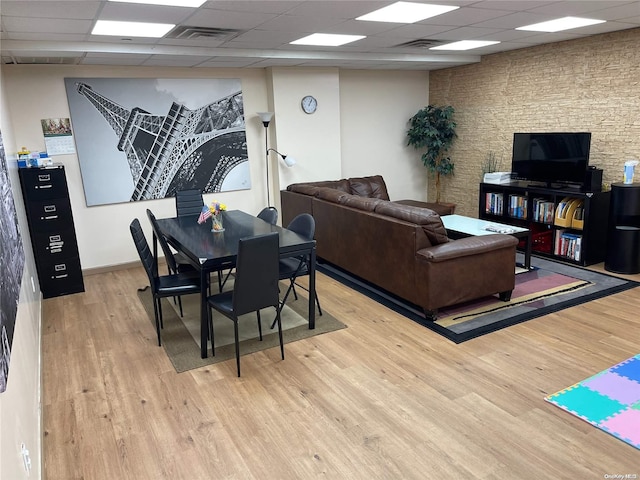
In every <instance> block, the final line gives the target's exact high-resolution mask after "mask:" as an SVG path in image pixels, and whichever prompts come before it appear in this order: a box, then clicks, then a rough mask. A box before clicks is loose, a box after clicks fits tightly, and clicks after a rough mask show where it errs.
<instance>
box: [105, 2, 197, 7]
mask: <svg viewBox="0 0 640 480" xmlns="http://www.w3.org/2000/svg"><path fill="white" fill-rule="evenodd" d="M109 1H110V2H122V3H144V4H147V5H166V6H168V7H192V8H198V7H199V6H200V5H202V4H203V3H204V2H206V1H207V0H109Z"/></svg>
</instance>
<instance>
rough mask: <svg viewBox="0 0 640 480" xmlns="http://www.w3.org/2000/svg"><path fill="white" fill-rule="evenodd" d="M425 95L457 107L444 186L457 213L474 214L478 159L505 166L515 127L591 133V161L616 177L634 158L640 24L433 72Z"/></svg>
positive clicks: (639, 128) (639, 152)
mask: <svg viewBox="0 0 640 480" xmlns="http://www.w3.org/2000/svg"><path fill="white" fill-rule="evenodd" d="M429 95H430V101H431V103H434V104H437V105H445V104H449V105H452V106H453V107H454V108H455V109H456V120H457V123H458V129H457V133H458V135H459V138H458V139H457V140H456V142H455V144H454V147H453V149H452V150H451V155H452V160H453V161H454V162H455V165H456V167H455V176H454V177H453V178H448V179H447V181H446V183H445V188H444V190H443V200H445V201H451V202H455V203H457V204H458V207H457V210H456V213H460V214H464V215H471V216H477V214H478V184H479V182H480V180H481V164H482V162H483V160H484V159H485V157H486V155H487V153H488V152H490V151H493V152H495V153H496V156H497V157H498V158H500V157H502V168H501V170H504V171H509V170H510V165H511V145H512V140H513V133H514V132H518V131H520V132H525V131H575V132H577V131H589V132H592V139H591V158H590V164H591V165H595V166H597V167H599V168H602V169H603V170H604V182H606V183H612V182H619V181H622V165H623V163H624V161H625V160H628V159H630V158H636V159H637V158H640V29H633V30H626V31H622V32H616V33H611V34H605V35H598V36H594V37H589V38H586V39H581V40H572V41H566V42H560V43H555V44H550V45H544V46H540V47H532V48H527V49H521V50H515V51H511V52H506V53H500V54H495V55H489V56H487V57H483V58H482V61H481V62H480V63H479V64H474V65H468V66H463V67H456V68H450V69H445V70H438V71H435V72H431V76H430V91H429ZM431 191H432V192H435V190H434V189H432V190H431Z"/></svg>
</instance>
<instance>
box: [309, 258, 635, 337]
mask: <svg viewBox="0 0 640 480" xmlns="http://www.w3.org/2000/svg"><path fill="white" fill-rule="evenodd" d="M532 266H533V269H532V270H531V271H529V272H524V273H520V274H518V275H516V287H515V289H514V292H513V294H512V297H511V301H509V302H502V301H500V300H499V299H498V297H497V295H496V296H491V297H485V298H481V299H479V300H476V301H473V302H469V303H466V304H461V305H455V306H452V307H447V308H443V309H440V311H439V312H438V319H437V321H435V322H431V321H429V320H427V319H426V318H425V315H424V313H423V311H422V309H421V308H420V307H418V306H416V305H413V304H411V303H408V302H406V301H405V300H403V299H401V298H399V297H397V296H395V295H393V294H391V293H389V292H386V291H384V290H381V289H380V288H378V287H376V286H374V285H372V284H370V283H369V282H366V281H364V280H362V279H359V278H357V277H355V276H353V275H351V274H349V273H348V272H345V271H343V270H341V269H339V268H338V267H335V266H333V265H331V264H329V263H319V264H318V270H319V271H320V272H322V273H324V274H325V275H328V276H330V277H332V278H334V279H336V280H338V281H339V282H341V283H342V284H344V285H346V286H349V287H351V288H353V289H354V290H357V291H359V292H361V293H363V294H364V295H367V296H368V297H369V298H372V299H373V300H376V301H377V302H379V303H380V304H382V305H385V306H386V307H388V308H391V309H392V310H394V311H396V312H398V313H400V314H402V315H404V316H406V317H407V318H409V319H411V320H413V321H415V322H417V323H419V324H420V325H423V326H425V327H426V328H428V329H430V330H433V331H435V332H437V333H439V334H440V335H442V336H444V337H446V338H448V339H449V340H451V341H453V342H455V343H462V342H465V341H467V340H471V339H472V338H476V337H479V336H481V335H485V334H487V333H491V332H495V331H496V330H500V329H502V328H505V327H509V326H511V325H515V324H517V323H521V322H526V321H528V320H532V319H534V318H537V317H541V316H543V315H547V314H549V313H553V312H557V311H560V310H563V309H565V308H569V307H572V306H575V305H579V304H581V303H585V302H589V301H591V300H595V299H597V298H602V297H606V296H608V295H612V294H614V293H618V292H622V291H624V290H628V289H630V288H635V287H637V286H638V285H640V283H638V282H634V281H630V280H626V279H623V278H618V277H614V276H611V275H607V274H604V273H599V272H594V271H592V270H587V269H584V268H579V267H574V266H572V265H567V264H564V263H559V262H553V261H550V260H546V259H543V258H538V257H533V258H532ZM443 281H446V279H443Z"/></svg>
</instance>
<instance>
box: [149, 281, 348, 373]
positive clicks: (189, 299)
mask: <svg viewBox="0 0 640 480" xmlns="http://www.w3.org/2000/svg"><path fill="white" fill-rule="evenodd" d="M228 284H230V285H231V284H232V281H230V282H228ZM290 297H291V299H290V300H289V301H287V304H286V305H285V307H284V308H283V309H282V337H283V340H284V343H285V358H286V344H287V343H291V342H295V341H298V340H302V339H305V338H309V337H313V336H316V335H321V334H323V333H328V332H332V331H335V330H340V329H342V328H346V325H345V324H344V323H342V322H340V321H339V320H337V319H336V318H334V317H333V316H332V315H331V314H330V313H329V312H326V311H325V310H324V309H323V315H318V314H317V313H316V328H315V329H313V330H310V329H309V322H308V320H307V318H308V307H307V306H308V301H307V299H306V298H304V296H303V295H301V294H298V297H299V298H298V300H294V299H293V295H290ZM138 298H139V299H140V301H141V302H142V304H143V306H144V307H145V310H146V311H147V314H148V315H149V321H150V322H151V323H152V324H153V328H154V334H153V339H154V340H155V338H156V336H155V320H154V315H153V303H152V300H151V292H150V291H149V288H148V287H147V289H146V290H139V291H138ZM182 307H183V316H182V317H180V314H179V308H178V306H177V304H175V303H174V302H173V300H172V299H166V298H163V299H162V313H163V319H164V328H163V329H162V346H163V347H164V350H165V352H166V353H167V356H168V357H169V360H171V363H172V364H173V366H174V368H175V369H176V371H177V372H184V371H187V370H191V369H194V368H199V367H203V366H205V365H212V364H214V363H218V362H223V361H226V360H230V359H235V347H234V334H233V322H232V321H231V320H228V319H227V318H223V317H222V316H221V315H219V314H217V313H216V312H214V331H215V342H216V354H215V356H212V355H211V348H209V349H208V352H209V356H208V357H207V358H200V294H192V295H185V296H183V297H182ZM244 317H245V316H242V317H240V321H239V322H238V330H239V339H240V354H241V355H248V354H251V353H255V352H258V351H262V350H266V349H269V348H277V347H278V346H279V345H280V343H279V339H278V333H277V332H278V329H277V328H274V329H273V330H271V329H270V328H269V327H270V325H271V322H272V320H273V319H274V317H275V310H274V309H273V308H271V309H265V310H263V311H262V330H263V339H262V340H260V339H259V338H258V326H257V320H256V315H255V313H251V314H247V315H246V317H247V318H244ZM279 356H280V353H279V351H278V358H279ZM234 365H235V364H234ZM234 368H235V367H234Z"/></svg>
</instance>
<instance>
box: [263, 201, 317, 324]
mask: <svg viewBox="0 0 640 480" xmlns="http://www.w3.org/2000/svg"><path fill="white" fill-rule="evenodd" d="M287 230H291V231H292V232H296V233H297V234H298V235H300V236H301V237H304V238H306V239H312V238H313V236H314V235H315V233H316V222H315V220H314V218H313V216H311V215H310V214H308V213H301V214H300V215H297V216H296V217H294V218H293V220H291V222H289V225H287ZM278 270H279V277H280V280H289V287H288V288H287V291H286V292H285V294H284V298H283V299H282V302H281V307H280V308H282V307H283V306H284V305H285V303H286V302H287V298H288V297H289V294H290V293H291V292H293V296H294V297H295V299H296V300H297V299H298V294H297V293H296V288H295V287H296V280H297V279H298V278H300V277H303V276H305V275H309V274H310V268H309V256H308V255H301V256H296V257H289V258H283V259H281V260H280V261H279V268H278ZM298 286H299V287H300V288H305V287H303V286H302V285H298ZM305 290H306V288H305ZM314 293H315V291H314ZM315 297H316V305H318V313H319V314H320V315H322V308H320V300H318V294H317V293H315ZM274 326H275V321H274V322H273V323H272V324H271V328H273V327H274Z"/></svg>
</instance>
